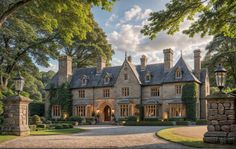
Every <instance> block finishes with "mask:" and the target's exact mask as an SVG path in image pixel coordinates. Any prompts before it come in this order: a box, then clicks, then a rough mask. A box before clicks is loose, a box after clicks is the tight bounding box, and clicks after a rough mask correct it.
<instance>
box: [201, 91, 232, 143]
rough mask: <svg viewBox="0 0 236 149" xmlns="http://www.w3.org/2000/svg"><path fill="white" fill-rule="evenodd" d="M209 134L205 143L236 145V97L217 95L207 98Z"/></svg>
mask: <svg viewBox="0 0 236 149" xmlns="http://www.w3.org/2000/svg"><path fill="white" fill-rule="evenodd" d="M207 102H208V103H207V108H208V117H207V119H208V126H207V130H208V132H207V133H205V135H204V142H207V143H220V144H232V143H236V123H235V116H236V115H235V110H236V109H235V97H233V96H231V95H227V94H220V93H218V94H216V95H210V96H208V97H207Z"/></svg>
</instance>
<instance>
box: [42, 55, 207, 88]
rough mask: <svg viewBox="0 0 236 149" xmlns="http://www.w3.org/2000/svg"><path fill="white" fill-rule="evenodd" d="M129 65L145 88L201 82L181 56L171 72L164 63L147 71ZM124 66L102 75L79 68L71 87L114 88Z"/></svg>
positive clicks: (55, 79)
mask: <svg viewBox="0 0 236 149" xmlns="http://www.w3.org/2000/svg"><path fill="white" fill-rule="evenodd" d="M125 62H127V63H128V65H129V66H130V68H131V69H132V71H133V73H134V75H135V77H136V78H137V80H138V82H139V83H140V84H142V85H143V86H146V85H160V84H164V83H175V82H176V83H177V82H198V83H200V81H199V80H198V79H197V78H196V77H195V76H194V74H193V72H192V70H191V69H190V67H189V66H188V65H187V64H186V62H185V61H184V59H183V57H182V56H181V57H180V59H179V60H178V62H177V63H176V64H175V66H174V67H173V68H171V69H170V71H169V72H164V63H157V64H149V65H146V68H145V70H141V66H140V65H134V64H132V63H130V62H129V61H127V60H125ZM121 68H122V66H114V67H105V68H104V69H103V70H102V72H101V73H100V74H97V73H96V67H89V68H79V69H75V70H74V71H73V75H72V79H71V82H70V87H71V88H72V89H73V88H93V87H112V86H113V85H114V84H115V82H116V80H117V78H118V76H119V73H120V71H121ZM177 68H179V69H180V70H181V73H182V77H181V78H179V79H176V77H175V72H176V69H177ZM148 73H150V74H151V79H150V81H146V80H145V77H146V75H147V74H148ZM207 73H208V72H207V69H202V71H201V77H200V80H201V81H205V78H206V76H207ZM107 74H109V76H110V77H111V78H110V81H109V83H105V82H104V78H105V76H106V75H107ZM83 76H86V77H87V78H88V81H87V84H86V85H82V81H81V80H82V77H83ZM58 82H59V75H58V73H57V74H56V75H55V76H54V77H53V78H52V80H51V81H50V82H49V84H48V85H47V86H46V89H49V88H50V86H51V85H53V87H54V88H56V87H57V86H58Z"/></svg>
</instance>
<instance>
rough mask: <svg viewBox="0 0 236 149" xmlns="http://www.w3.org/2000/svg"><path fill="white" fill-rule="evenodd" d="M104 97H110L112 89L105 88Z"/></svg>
mask: <svg viewBox="0 0 236 149" xmlns="http://www.w3.org/2000/svg"><path fill="white" fill-rule="evenodd" d="M103 97H104V98H108V97H110V89H109V88H104V89H103Z"/></svg>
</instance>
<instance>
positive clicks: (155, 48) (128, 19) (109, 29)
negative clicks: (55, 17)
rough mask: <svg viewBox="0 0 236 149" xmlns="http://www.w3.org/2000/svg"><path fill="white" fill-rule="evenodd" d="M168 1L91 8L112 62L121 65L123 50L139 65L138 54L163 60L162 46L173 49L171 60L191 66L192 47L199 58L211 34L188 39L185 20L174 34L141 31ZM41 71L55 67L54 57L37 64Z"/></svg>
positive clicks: (121, 1)
mask: <svg viewBox="0 0 236 149" xmlns="http://www.w3.org/2000/svg"><path fill="white" fill-rule="evenodd" d="M168 2H169V0H118V1H117V2H116V3H115V4H114V6H113V9H112V11H111V12H107V11H104V10H101V9H100V8H93V9H92V12H93V15H94V19H95V21H96V22H97V23H98V24H99V26H100V27H101V28H102V29H103V30H104V32H105V33H106V35H107V40H108V42H109V43H110V44H112V48H113V49H114V51H115V54H114V55H113V56H112V61H111V65H112V66H117V65H121V64H122V63H123V61H124V57H125V52H127V54H128V55H131V56H132V60H133V63H134V64H140V57H141V56H142V55H146V56H147V58H148V63H149V64H152V63H162V62H163V59H164V56H163V49H166V48H171V49H172V50H173V51H174V59H173V61H174V63H176V61H177V60H178V59H179V57H180V55H181V51H182V55H183V57H184V59H185V61H186V62H187V63H188V64H189V65H190V67H191V68H193V50H195V49H200V50H201V51H202V58H203V56H204V54H205V46H206V45H207V43H209V42H210V41H211V40H212V38H213V37H212V36H205V37H204V38H201V37H200V36H199V35H195V36H194V38H190V37H188V36H187V35H184V34H183V33H182V30H184V29H187V28H188V26H189V25H190V24H191V22H190V21H184V22H183V23H182V24H181V26H180V31H179V32H177V33H175V34H174V35H167V34H166V33H165V32H164V31H163V32H160V33H158V36H157V38H156V39H154V40H150V39H149V38H148V37H145V36H144V35H142V34H141V33H140V30H141V29H142V27H143V25H145V24H147V23H148V21H147V19H148V17H149V14H150V13H151V12H155V11H159V10H163V9H165V4H166V3H168ZM39 69H40V70H41V71H48V70H54V71H57V70H58V62H57V60H50V67H48V68H44V67H39Z"/></svg>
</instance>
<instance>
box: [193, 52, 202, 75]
mask: <svg viewBox="0 0 236 149" xmlns="http://www.w3.org/2000/svg"><path fill="white" fill-rule="evenodd" d="M200 71H201V50H200V49H197V50H194V74H195V76H196V77H197V78H198V79H200Z"/></svg>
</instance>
